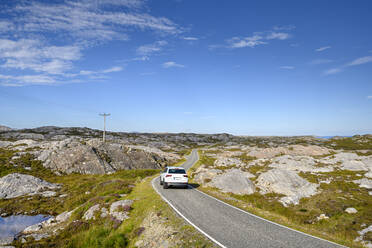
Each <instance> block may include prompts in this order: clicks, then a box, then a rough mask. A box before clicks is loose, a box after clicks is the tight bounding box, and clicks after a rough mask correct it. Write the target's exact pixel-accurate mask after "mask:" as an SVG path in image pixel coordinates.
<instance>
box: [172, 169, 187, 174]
mask: <svg viewBox="0 0 372 248" xmlns="http://www.w3.org/2000/svg"><path fill="white" fill-rule="evenodd" d="M168 173H170V174H186V172H185V170H184V169H169V171H168Z"/></svg>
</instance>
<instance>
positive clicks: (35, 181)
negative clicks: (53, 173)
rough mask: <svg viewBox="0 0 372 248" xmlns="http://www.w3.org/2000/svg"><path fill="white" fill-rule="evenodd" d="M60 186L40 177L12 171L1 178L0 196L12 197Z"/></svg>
mask: <svg viewBox="0 0 372 248" xmlns="http://www.w3.org/2000/svg"><path fill="white" fill-rule="evenodd" d="M59 187H60V186H59V185H57V184H53V183H49V182H47V181H44V180H42V179H40V178H37V177H34V176H31V175H25V174H20V173H12V174H9V175H6V176H4V177H2V178H0V198H5V199H10V198H15V197H19V196H24V195H33V194H38V193H42V192H43V191H45V189H57V188H59Z"/></svg>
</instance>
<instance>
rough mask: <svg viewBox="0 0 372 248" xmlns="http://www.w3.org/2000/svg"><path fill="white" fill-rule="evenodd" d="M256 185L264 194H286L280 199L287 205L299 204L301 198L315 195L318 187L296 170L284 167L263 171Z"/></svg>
mask: <svg viewBox="0 0 372 248" xmlns="http://www.w3.org/2000/svg"><path fill="white" fill-rule="evenodd" d="M256 186H257V187H259V188H260V190H261V193H263V194H265V193H277V194H283V195H285V197H282V198H281V199H280V202H281V203H282V204H283V205H285V206H287V205H289V204H298V203H299V201H300V199H301V198H303V197H309V196H312V195H315V194H316V193H317V187H318V185H317V184H314V183H310V182H308V181H306V180H305V179H304V178H302V177H300V176H299V175H297V173H296V172H294V171H289V170H282V169H272V170H269V171H267V172H265V173H262V174H261V175H260V176H259V177H258V178H257V180H256Z"/></svg>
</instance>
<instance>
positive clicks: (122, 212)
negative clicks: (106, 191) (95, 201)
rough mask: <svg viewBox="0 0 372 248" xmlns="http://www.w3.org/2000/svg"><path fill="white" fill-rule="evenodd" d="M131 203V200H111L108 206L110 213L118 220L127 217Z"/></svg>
mask: <svg viewBox="0 0 372 248" xmlns="http://www.w3.org/2000/svg"><path fill="white" fill-rule="evenodd" d="M132 204H133V201H132V200H120V201H116V202H113V203H112V204H111V206H110V215H111V216H112V217H114V218H115V219H117V220H119V221H124V220H126V219H128V218H129V217H128V214H127V213H128V211H129V210H130V208H131V206H132Z"/></svg>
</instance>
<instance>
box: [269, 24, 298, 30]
mask: <svg viewBox="0 0 372 248" xmlns="http://www.w3.org/2000/svg"><path fill="white" fill-rule="evenodd" d="M295 28H296V26H295V25H283V26H274V28H273V29H274V30H287V31H289V30H292V29H295Z"/></svg>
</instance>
